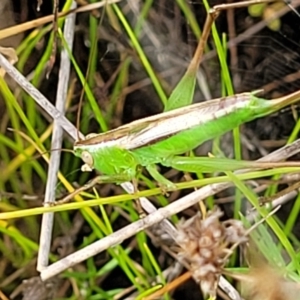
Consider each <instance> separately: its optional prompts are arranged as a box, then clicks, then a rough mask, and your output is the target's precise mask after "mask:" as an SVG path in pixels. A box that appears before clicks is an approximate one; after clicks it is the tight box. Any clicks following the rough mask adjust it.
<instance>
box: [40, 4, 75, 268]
mask: <svg viewBox="0 0 300 300" xmlns="http://www.w3.org/2000/svg"><path fill="white" fill-rule="evenodd" d="M76 6H77V4H76V2H75V1H74V0H73V2H72V4H71V9H75V8H76ZM75 19H76V15H75V13H73V14H70V15H68V17H67V18H66V21H65V25H64V37H65V39H66V43H67V44H68V47H69V49H71V51H72V48H73V40H74V31H75ZM70 69H71V62H70V58H69V55H68V51H67V50H66V49H63V50H62V52H61V61H60V69H59V74H58V86H57V93H56V104H55V106H56V108H57V110H58V111H60V112H61V114H62V115H64V114H65V106H66V105H65V101H66V99H67V92H68V85H69V78H70ZM62 141H63V128H62V127H61V126H60V125H59V124H58V122H57V121H56V120H54V124H53V134H52V141H51V149H60V148H61V145H62ZM60 156H61V151H54V152H52V153H51V156H50V162H49V169H48V176H47V185H46V191H45V199H46V201H45V202H46V203H53V202H55V186H56V184H57V173H58V171H59V165H60ZM53 219H54V213H45V214H43V218H42V224H41V232H40V243H39V253H38V259H37V270H38V271H41V270H43V269H44V268H45V267H46V266H48V264H49V253H50V247H51V242H52V230H53Z"/></svg>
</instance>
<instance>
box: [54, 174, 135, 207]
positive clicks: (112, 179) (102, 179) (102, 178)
mask: <svg viewBox="0 0 300 300" xmlns="http://www.w3.org/2000/svg"><path fill="white" fill-rule="evenodd" d="M86 171H87V170H86ZM126 181H129V180H128V177H127V175H124V174H117V175H113V176H107V175H99V176H96V177H95V178H93V179H92V180H90V181H89V182H88V183H86V184H84V185H83V186H81V187H80V188H78V189H76V190H75V191H73V192H72V193H70V194H68V196H66V197H65V198H63V199H61V200H59V201H56V202H54V203H51V204H54V205H60V204H64V203H67V202H69V201H70V200H72V199H73V198H74V197H75V196H76V195H78V194H79V193H81V192H84V191H86V190H89V189H91V188H92V187H94V186H95V185H96V184H102V183H116V182H120V183H122V182H126ZM135 192H136V190H135Z"/></svg>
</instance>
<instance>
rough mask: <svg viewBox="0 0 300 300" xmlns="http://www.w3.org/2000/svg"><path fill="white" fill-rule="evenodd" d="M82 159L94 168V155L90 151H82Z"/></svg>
mask: <svg viewBox="0 0 300 300" xmlns="http://www.w3.org/2000/svg"><path fill="white" fill-rule="evenodd" d="M81 159H82V160H83V162H84V163H86V164H87V165H88V166H90V167H93V164H94V160H93V157H92V155H91V154H90V153H89V152H88V151H82V153H81Z"/></svg>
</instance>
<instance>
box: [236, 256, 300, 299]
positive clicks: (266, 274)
mask: <svg viewBox="0 0 300 300" xmlns="http://www.w3.org/2000/svg"><path fill="white" fill-rule="evenodd" d="M233 277H234V278H236V279H238V280H240V281H241V286H242V296H243V298H244V299H245V300H297V299H300V284H299V283H296V282H292V281H288V280H286V279H285V278H284V277H283V275H282V274H281V272H280V270H278V269H276V268H273V267H270V266H269V265H267V264H266V263H262V262H261V263H260V264H259V265H257V266H255V267H251V268H250V271H249V273H248V274H245V275H241V274H239V275H237V276H233Z"/></svg>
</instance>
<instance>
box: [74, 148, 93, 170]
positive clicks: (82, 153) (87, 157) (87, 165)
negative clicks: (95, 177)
mask: <svg viewBox="0 0 300 300" xmlns="http://www.w3.org/2000/svg"><path fill="white" fill-rule="evenodd" d="M74 155H75V156H77V157H80V158H81V159H82V161H83V162H84V165H82V166H81V170H82V171H83V172H90V171H92V170H93V169H94V159H93V156H92V154H91V153H90V152H89V151H88V150H85V149H82V148H81V147H80V146H78V147H77V146H76V143H75V145H74Z"/></svg>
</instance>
